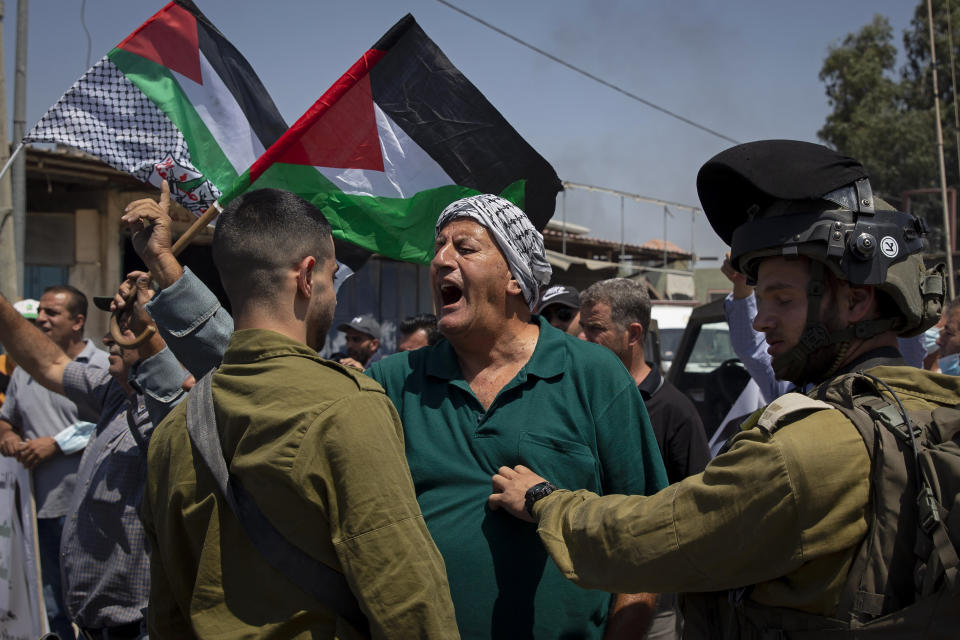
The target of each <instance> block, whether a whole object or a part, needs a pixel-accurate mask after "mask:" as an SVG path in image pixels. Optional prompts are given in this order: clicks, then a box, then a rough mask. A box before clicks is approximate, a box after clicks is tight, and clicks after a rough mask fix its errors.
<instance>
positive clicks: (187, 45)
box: [117, 2, 203, 84]
mask: <svg viewBox="0 0 960 640" xmlns="http://www.w3.org/2000/svg"><path fill="white" fill-rule="evenodd" d="M117 48H118V49H123V50H125V51H129V52H130V53H135V54H137V55H138V56H142V57H144V58H146V59H147V60H151V61H153V62H156V63H157V64H161V65H163V66H165V67H167V68H168V69H170V70H171V71H176V72H177V73H179V74H180V75H182V76H185V77H187V78H190V79H191V80H193V81H194V82H196V83H197V84H203V74H202V73H201V71H200V44H199V39H198V37H197V19H196V17H194V15H193V14H192V13H190V12H189V11H188V10H186V9H184V8H183V7H181V6H179V5H177V4H175V3H173V2H171V3H170V4H168V5H167V6H165V7H164V8H163V9H161V10H160V11H158V12H157V13H155V14H154V15H153V17H151V18H150V19H149V20H147V21H146V22H144V23H143V24H142V25H140V28H139V29H137V30H136V31H134V32H133V33H131V34H130V35H129V36H127V37H126V39H125V40H124V41H123V42H121V43H120V44H118V45H117Z"/></svg>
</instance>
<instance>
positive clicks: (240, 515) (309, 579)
mask: <svg viewBox="0 0 960 640" xmlns="http://www.w3.org/2000/svg"><path fill="white" fill-rule="evenodd" d="M212 377H213V372H212V371H211V372H210V373H208V374H207V375H205V376H204V377H203V378H201V379H200V380H199V381H198V382H197V384H196V386H194V388H193V389H192V390H191V391H190V393H189V394H188V395H187V432H188V433H189V434H190V440H191V441H192V442H193V446H194V447H196V449H197V451H198V452H199V453H200V457H201V458H203V461H204V462H205V463H206V465H207V468H209V469H210V471H211V473H213V477H214V479H215V480H216V483H217V487H218V488H219V489H220V493H221V494H222V495H223V497H224V498H225V499H226V501H227V504H228V505H229V506H230V509H231V510H232V511H233V513H234V515H236V516H237V519H238V520H239V521H240V524H241V525H242V526H243V530H244V532H245V533H246V534H247V537H248V538H250V541H251V542H252V543H253V546H255V547H256V548H257V551H259V552H260V553H261V554H262V555H263V557H264V558H266V560H267V562H269V563H270V565H271V566H272V567H273V568H274V569H276V570H277V571H279V572H280V573H282V574H283V575H284V576H286V577H287V578H288V579H289V580H290V581H291V582H292V583H293V584H295V585H297V586H298V587H299V588H301V589H303V590H304V591H305V592H307V593H309V594H310V595H312V596H313V597H315V598H316V599H317V600H319V601H320V602H322V603H323V604H325V605H327V606H328V607H330V608H331V609H333V610H334V612H336V614H337V615H339V616H340V617H341V618H343V619H345V620H347V621H348V622H349V623H350V624H351V625H352V626H353V627H354V628H355V629H356V630H358V631H360V632H362V633H363V634H364V635H366V636H368V637H369V635H370V632H369V623H368V621H367V619H366V617H365V616H364V615H363V612H362V611H361V610H360V605H359V603H358V602H357V599H356V597H355V596H354V594H353V591H352V590H351V589H350V586H349V585H348V584H347V579H346V578H345V577H344V575H343V574H342V573H340V572H338V571H336V570H334V569H332V568H331V567H329V566H327V565H325V564H324V563H322V562H320V561H318V560H317V559H315V558H313V557H312V556H309V555H307V554H306V553H304V551H303V550H302V549H300V548H299V547H297V546H295V545H294V544H293V543H291V542H290V541H289V540H287V539H286V538H285V537H284V536H283V534H282V533H280V532H279V531H277V529H276V527H274V526H273V524H272V523H271V522H270V521H269V520H268V519H267V517H266V516H265V515H263V512H262V511H260V508H259V507H258V506H257V504H256V502H254V501H253V500H252V499H250V497H249V496H248V495H247V494H246V492H245V491H244V490H243V487H242V486H241V485H240V483H239V482H237V481H236V479H235V478H233V477H231V476H230V472H229V471H228V469H227V463H226V461H225V460H224V458H223V449H222V447H221V446H220V435H219V433H218V432H217V422H216V416H215V414H214V408H213V391H212V389H211V385H210V380H211V378H212Z"/></svg>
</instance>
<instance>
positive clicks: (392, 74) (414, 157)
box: [221, 14, 561, 264]
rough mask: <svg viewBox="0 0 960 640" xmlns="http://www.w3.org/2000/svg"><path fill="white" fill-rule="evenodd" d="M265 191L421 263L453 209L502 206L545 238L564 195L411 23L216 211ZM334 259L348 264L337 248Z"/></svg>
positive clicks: (340, 84) (380, 46)
mask: <svg viewBox="0 0 960 640" xmlns="http://www.w3.org/2000/svg"><path fill="white" fill-rule="evenodd" d="M263 187H274V188H279V189H287V190H289V191H292V192H294V193H297V194H299V195H300V196H302V197H303V198H305V199H307V200H309V201H311V202H313V203H314V204H315V205H316V206H318V207H319V208H320V209H321V210H322V211H323V213H324V214H325V215H326V217H327V219H328V220H329V221H330V224H331V225H332V226H333V229H334V237H335V238H336V239H338V240H341V241H347V242H350V243H353V244H354V245H356V246H357V247H360V248H362V251H368V252H376V253H379V254H381V255H383V256H386V257H390V258H394V259H397V260H404V261H410V262H424V263H425V262H429V261H430V258H431V257H432V255H433V227H434V225H435V224H436V221H437V218H438V217H439V215H440V212H441V211H442V210H443V208H444V207H445V206H446V205H447V204H449V203H450V202H453V201H454V200H457V199H459V198H462V197H465V196H468V195H474V194H477V193H496V194H502V195H503V196H504V197H507V198H509V199H511V200H512V201H513V202H515V203H516V204H517V205H518V206H520V207H521V208H522V209H524V210H525V211H526V213H527V215H528V216H530V218H531V220H532V221H533V222H534V224H535V225H536V226H537V228H538V229H542V228H543V226H544V225H545V224H546V223H547V221H548V220H549V219H550V218H551V217H552V216H553V212H554V207H555V204H556V195H557V192H559V190H560V189H561V184H560V180H559V178H557V174H556V172H555V171H554V170H553V167H551V166H550V164H549V163H547V161H546V160H544V159H543V157H541V156H540V154H538V153H537V152H536V151H535V150H534V149H533V148H532V147H531V146H530V145H529V144H527V143H526V141H524V139H523V138H521V137H520V135H519V134H518V133H517V132H516V131H515V130H514V129H513V127H511V126H510V124H509V123H508V122H507V121H506V120H505V119H504V118H503V116H501V115H500V114H499V113H498V112H497V110H496V109H495V108H494V107H493V105H491V104H490V103H489V102H488V101H487V99H486V98H484V97H483V94H481V93H480V91H479V90H478V89H477V88H476V87H475V86H473V84H471V83H470V81H469V80H467V78H466V77H464V75H463V74H462V73H460V72H459V71H458V70H457V68H456V67H454V66H453V64H451V62H450V60H448V59H447V57H446V56H445V55H444V54H443V52H442V51H440V49H439V48H438V47H437V45H436V44H434V43H433V41H431V40H430V38H428V37H427V36H426V34H425V33H424V32H423V30H422V29H420V27H419V25H417V23H416V21H415V20H414V19H413V17H412V16H410V15H409V14H408V15H407V16H405V17H404V18H403V19H402V20H400V22H398V23H397V24H396V25H395V26H394V27H393V28H392V29H391V30H390V31H389V32H388V33H387V34H386V35H385V36H384V37H383V38H381V39H380V41H379V42H377V43H376V44H375V45H374V46H373V48H372V49H370V50H369V51H367V52H366V53H365V54H364V55H363V57H361V58H360V60H358V61H357V62H356V64H354V65H353V66H352V67H351V68H350V70H349V71H347V73H345V74H344V75H343V76H342V77H341V78H340V79H339V80H338V81H337V82H336V83H335V84H334V85H333V87H331V88H330V89H329V90H328V91H327V92H326V93H325V94H324V95H323V96H322V97H321V98H320V99H319V100H317V101H316V103H314V105H313V106H312V107H310V109H309V110H308V111H307V112H306V113H305V114H304V115H303V116H302V117H301V118H300V119H299V120H298V121H297V122H296V123H295V124H294V125H293V126H292V127H291V128H290V129H289V130H288V131H287V132H286V133H285V134H284V135H283V136H282V137H281V138H280V139H279V140H278V141H277V142H276V143H275V144H274V145H273V146H272V147H270V148H269V149H268V150H267V152H266V153H265V154H264V155H263V156H261V157H260V158H259V159H258V160H257V161H256V162H255V163H253V165H252V166H251V167H250V170H249V172H248V173H247V174H245V175H244V176H243V177H242V178H241V180H240V181H239V182H238V183H237V184H236V185H235V186H234V188H232V189H230V190H229V191H228V192H225V193H224V195H223V198H221V204H226V203H227V202H228V201H229V200H230V199H231V198H232V197H233V196H234V195H237V194H239V193H241V192H243V191H245V190H247V189H249V188H255V189H256V188H263ZM337 252H338V257H339V256H341V254H343V253H344V251H343V243H342V242H338V243H337ZM341 260H343V261H344V262H347V263H348V264H350V263H351V262H353V263H356V261H355V260H351V259H350V258H349V257H348V256H343V257H341Z"/></svg>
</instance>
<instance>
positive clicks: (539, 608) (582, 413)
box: [367, 195, 666, 638]
mask: <svg viewBox="0 0 960 640" xmlns="http://www.w3.org/2000/svg"><path fill="white" fill-rule="evenodd" d="M430 275H431V280H432V286H433V294H434V300H435V301H436V305H437V307H438V311H439V313H438V317H439V323H438V328H439V329H440V331H441V333H442V334H443V336H444V337H445V338H446V339H445V340H441V341H440V342H439V343H438V344H436V345H434V346H432V347H425V348H423V349H419V350H417V351H411V352H407V353H402V354H398V355H396V356H391V357H389V358H386V359H384V360H381V361H379V362H377V363H375V364H374V365H372V366H371V367H370V369H368V370H367V373H368V374H369V375H370V376H372V377H373V378H374V379H375V380H376V381H377V382H379V383H380V384H381V385H382V386H383V387H384V389H385V390H386V392H387V394H388V395H389V396H390V399H391V400H392V401H393V403H394V405H395V406H396V408H397V411H398V412H399V414H400V417H401V420H402V421H403V425H404V433H405V436H406V453H407V461H408V463H409V465H410V470H411V473H412V475H413V479H414V484H415V487H416V491H417V499H418V501H419V503H420V507H421V509H422V511H423V514H424V518H425V519H426V521H427V526H428V528H429V530H430V534H431V535H432V537H433V539H434V540H435V541H436V543H437V547H438V548H439V549H440V552H441V554H442V555H443V557H444V561H445V563H446V567H447V575H448V579H449V582H450V590H451V595H452V596H453V601H454V608H455V610H456V615H457V623H458V627H459V628H460V633H461V635H462V637H464V638H529V637H534V638H563V637H575V638H599V637H601V636H602V635H603V633H604V628H605V626H606V623H607V618H608V608H609V606H610V596H609V594H606V593H603V592H600V591H586V590H582V589H578V588H577V587H575V586H574V585H572V583H570V582H569V581H567V580H565V579H564V577H563V576H562V575H561V573H560V572H559V571H558V569H557V567H556V565H555V564H554V563H553V561H552V560H550V558H549V557H548V555H547V553H546V552H545V550H544V548H543V545H541V544H540V542H539V540H538V539H537V535H536V529H535V527H533V526H532V525H530V524H528V523H524V522H520V521H518V520H516V519H514V518H511V517H509V516H508V515H506V514H505V513H502V512H493V511H490V510H489V509H488V508H487V506H486V498H487V495H488V494H489V486H490V476H491V475H492V474H493V473H495V472H496V469H497V467H498V466H500V465H501V464H504V462H503V461H504V460H510V461H512V462H510V464H521V463H522V464H524V465H526V466H528V467H531V468H533V469H536V470H538V471H539V472H540V473H542V474H544V475H545V476H547V477H551V478H558V479H562V483H563V485H564V486H568V487H578V488H583V489H589V490H590V491H596V492H599V493H603V494H606V493H619V494H649V493H653V492H655V491H657V490H659V489H660V488H662V487H664V486H666V473H665V471H664V468H663V463H662V461H661V459H660V455H659V453H658V449H657V442H656V439H655V438H654V435H653V431H652V430H651V428H650V422H649V419H648V418H647V413H646V410H645V408H644V406H643V401H642V400H641V398H640V394H639V392H638V391H637V388H636V385H635V384H634V383H633V380H632V378H631V377H630V376H629V374H627V372H626V370H625V369H624V368H623V366H622V365H621V364H620V362H619V361H618V360H617V358H616V357H615V356H613V354H612V353H610V352H609V351H608V350H606V349H603V348H602V347H599V346H597V345H593V344H590V343H587V342H582V341H579V340H577V339H576V338H574V337H572V336H568V335H566V334H564V333H563V332H561V331H559V330H557V329H554V328H553V327H551V326H550V325H549V323H547V322H546V321H544V320H543V319H542V318H540V317H538V316H533V315H532V314H531V308H532V307H533V306H535V305H536V302H537V300H538V293H539V288H540V287H541V286H543V285H545V284H546V283H547V282H548V281H549V277H550V266H549V264H548V263H547V262H546V260H545V257H544V251H543V239H542V236H540V234H539V233H538V232H537V231H536V229H534V227H533V226H532V225H531V224H530V221H529V220H528V219H527V217H526V215H525V214H524V213H523V212H522V211H520V210H519V209H518V208H517V207H515V206H514V205H512V204H511V203H509V202H507V201H506V200H503V199H501V198H498V197H496V196H490V195H481V196H474V197H471V198H465V199H464V200H460V201H458V202H455V203H453V204H451V205H450V206H449V207H447V209H445V210H444V212H443V213H442V214H441V216H440V219H439V221H438V222H437V238H436V244H435V256H434V258H433V262H432V263H431V268H430ZM637 424H640V425H641V428H640V429H637V428H635V425H637ZM652 601H653V597H652V596H650V595H649V594H642V595H633V596H618V598H617V602H616V604H615V605H614V608H613V612H614V613H613V615H612V616H611V618H610V621H611V625H612V628H611V629H610V630H609V631H614V630H615V629H619V628H622V629H623V630H624V631H628V630H629V631H635V630H636V628H637V627H638V626H639V627H643V626H644V625H645V624H646V622H647V620H648V618H649V615H650V613H651V605H652ZM608 637H616V634H615V633H614V634H613V635H612V636H611V634H610V633H608Z"/></svg>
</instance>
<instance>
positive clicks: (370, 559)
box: [294, 393, 459, 638]
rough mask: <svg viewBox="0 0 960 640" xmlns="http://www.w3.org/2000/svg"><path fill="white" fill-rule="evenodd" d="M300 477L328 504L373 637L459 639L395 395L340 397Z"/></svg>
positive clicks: (307, 444)
mask: <svg viewBox="0 0 960 640" xmlns="http://www.w3.org/2000/svg"><path fill="white" fill-rule="evenodd" d="M374 470H375V471H374ZM294 478H297V479H298V485H299V486H300V487H303V490H304V491H305V492H307V494H306V495H305V496H304V497H305V498H306V499H307V500H308V501H311V502H314V501H319V502H320V503H321V504H323V505H325V507H326V509H327V513H328V517H329V522H330V532H331V538H332V541H333V544H334V548H335V550H336V554H337V558H338V559H339V561H340V564H341V566H342V569H343V572H344V574H345V575H346V578H347V581H348V583H349V585H350V588H351V590H352V591H353V593H354V594H355V595H356V596H357V599H358V600H359V602H360V606H361V608H362V609H363V611H364V613H365V614H366V615H367V617H368V619H369V621H370V628H371V633H372V635H373V637H374V638H387V637H397V638H401V637H424V638H426V637H429V638H451V637H453V638H455V637H459V636H458V633H457V627H456V618H455V616H454V611H453V603H452V602H451V600H450V589H449V586H448V584H447V577H446V570H445V567H444V563H443V558H442V557H441V556H440V553H439V551H437V547H436V545H435V544H434V542H433V539H432V538H431V537H430V534H429V532H428V531H427V527H426V524H425V523H424V520H423V516H422V515H421V513H420V507H419V505H418V504H417V501H416V497H415V494H414V488H413V481H412V479H411V477H410V472H409V469H408V467H407V465H406V461H405V458H404V449H403V434H402V430H401V427H400V422H399V418H398V417H397V415H396V411H395V410H394V409H393V406H392V405H391V404H390V401H389V399H387V397H386V396H384V395H381V394H379V393H377V394H363V395H362V396H360V395H357V396H348V397H347V398H344V399H343V400H340V401H337V402H335V403H334V404H333V405H332V406H331V408H329V409H328V410H327V411H325V412H324V414H323V416H321V418H319V419H318V420H317V421H315V422H314V423H313V424H312V425H311V426H310V427H309V431H308V433H307V434H306V436H305V438H304V441H303V444H302V446H301V448H300V451H299V453H298V456H297V459H296V462H295V467H294Z"/></svg>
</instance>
